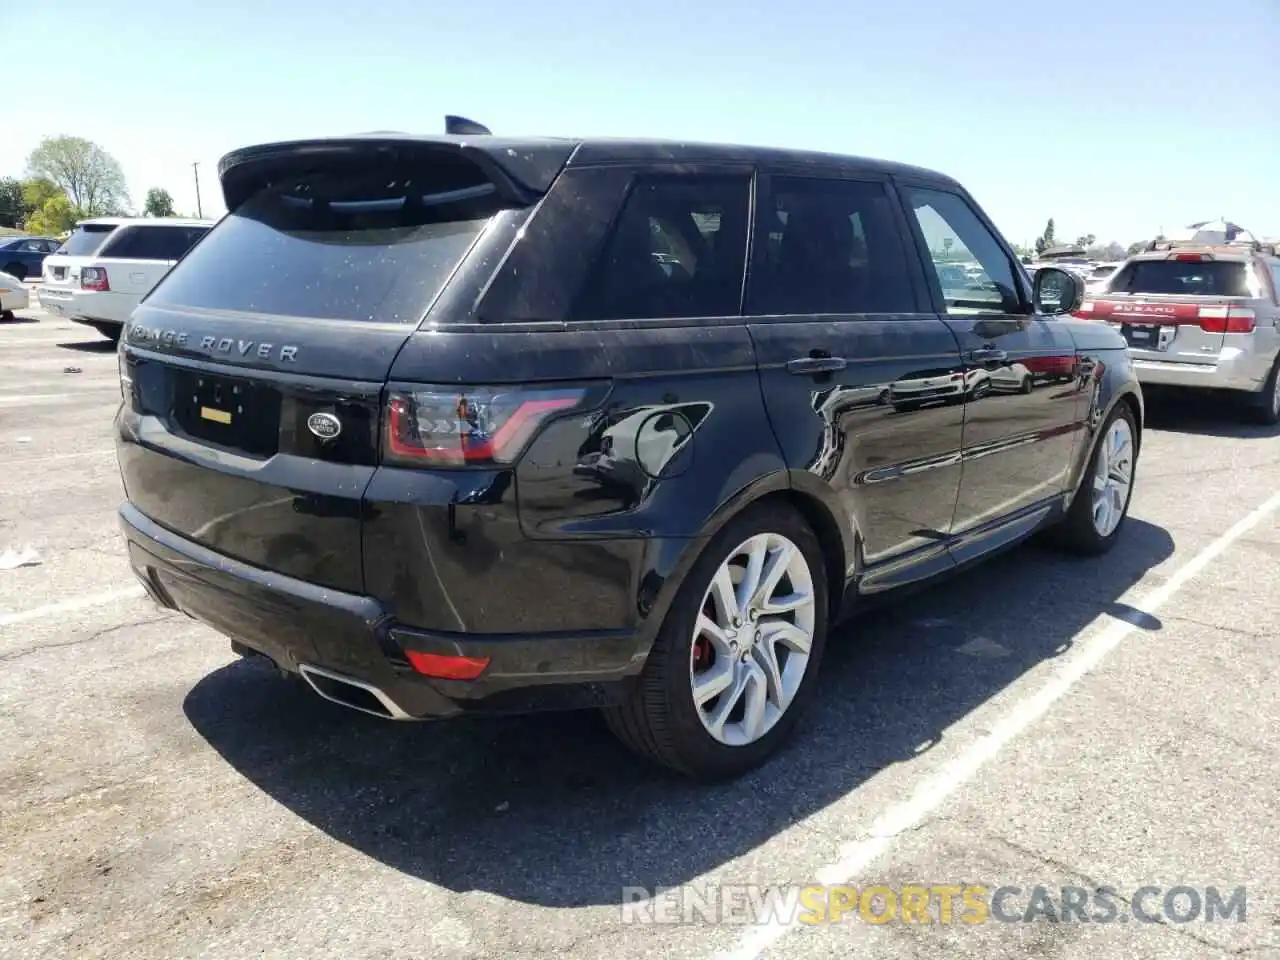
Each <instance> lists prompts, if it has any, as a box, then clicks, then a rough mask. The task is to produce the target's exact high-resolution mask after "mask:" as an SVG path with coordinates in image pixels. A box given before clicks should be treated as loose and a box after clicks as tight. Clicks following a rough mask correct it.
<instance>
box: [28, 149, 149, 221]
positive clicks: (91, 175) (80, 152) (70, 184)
mask: <svg viewBox="0 0 1280 960" xmlns="http://www.w3.org/2000/svg"><path fill="white" fill-rule="evenodd" d="M27 170H28V172H29V173H30V174H31V175H32V176H33V177H42V178H44V179H45V180H49V181H51V182H52V183H55V184H57V185H58V186H59V187H61V188H62V190H63V192H64V193H66V195H67V199H68V200H69V201H70V203H71V206H72V207H75V208H77V209H79V210H82V211H84V213H85V214H86V215H88V216H91V217H94V216H101V215H103V214H108V213H117V212H120V211H122V210H123V209H125V208H126V207H128V206H129V190H128V187H127V185H126V183H125V179H124V170H123V169H121V167H120V163H119V161H118V160H116V158H115V157H113V156H111V154H109V153H107V151H106V150H103V149H102V147H100V146H98V145H97V144H96V143H94V142H93V141H91V140H86V139H84V138H83V137H68V136H57V137H45V138H44V139H43V140H41V141H40V145H39V146H37V147H36V148H35V149H34V150H32V151H31V155H30V156H29V157H27ZM42 209H43V208H42Z"/></svg>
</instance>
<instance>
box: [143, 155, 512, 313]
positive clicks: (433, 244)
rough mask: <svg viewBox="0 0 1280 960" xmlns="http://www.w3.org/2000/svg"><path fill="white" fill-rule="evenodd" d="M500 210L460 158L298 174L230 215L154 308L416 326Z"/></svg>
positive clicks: (158, 293)
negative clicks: (421, 164) (400, 166)
mask: <svg viewBox="0 0 1280 960" xmlns="http://www.w3.org/2000/svg"><path fill="white" fill-rule="evenodd" d="M498 206H499V204H498V203H497V201H496V199H495V194H494V191H493V188H492V186H491V185H490V184H489V183H488V182H487V181H486V180H484V179H483V177H481V176H480V175H479V174H478V172H477V171H476V170H475V168H474V167H472V165H471V164H470V163H461V162H456V161H453V162H449V161H446V162H442V163H438V164H437V163H432V164H431V165H430V166H428V167H426V168H423V167H417V166H416V167H413V168H411V169H398V168H386V167H382V168H379V167H375V166H371V165H368V164H366V165H365V166H364V167H350V168H345V169H330V170H325V171H321V172H318V173H313V174H309V175H307V176H306V177H303V178H296V179H295V178H292V177H291V178H289V179H287V180H283V181H280V182H277V183H275V184H273V185H272V186H270V187H267V188H265V189H263V190H261V191H260V192H258V193H257V194H256V195H254V196H253V197H252V198H250V199H249V200H248V201H246V202H245V203H244V204H243V205H242V206H241V207H239V208H238V209H237V210H235V211H233V212H231V213H230V214H228V215H227V216H226V217H225V218H224V219H223V220H222V221H221V223H219V224H218V226H217V227H216V228H215V229H214V230H213V231H212V232H211V233H210V234H209V236H208V237H206V238H205V240H204V242H202V243H201V244H200V245H199V246H198V247H196V248H195V249H194V250H192V251H191V254H190V255H189V256H188V257H187V258H186V259H185V260H183V261H182V262H181V263H180V264H178V266H177V267H175V268H174V269H173V270H172V271H171V272H170V273H169V275H168V276H167V277H166V278H165V280H164V281H162V282H161V284H160V285H159V286H158V287H157V288H156V290H155V292H154V293H153V294H152V295H151V297H150V298H149V302H150V303H152V304H157V305H161V306H176V307H184V306H185V307H198V308H202V309H207V310H228V311H238V312H245V313H265V314H276V315H281V316H292V317H314V318H317V319H326V320H352V321H377V322H382V323H416V322H417V321H418V320H420V319H421V318H422V316H423V314H424V312H425V311H426V309H427V307H429V306H430V304H431V302H432V301H433V300H434V299H435V297H436V295H437V294H438V293H439V292H440V289H441V287H442V286H443V285H444V283H445V281H446V280H448V278H449V275H450V274H451V273H452V272H453V270H454V268H456V267H457V265H458V263H459V262H460V261H461V259H462V257H463V256H465V254H466V252H467V250H468V249H470V247H471V245H472V243H473V242H474V241H475V239H476V237H477V236H478V235H479V233H480V231H481V230H482V229H483V228H484V226H485V224H486V223H487V222H488V220H489V218H490V217H491V216H492V215H493V213H495V212H496V210H497V209H498Z"/></svg>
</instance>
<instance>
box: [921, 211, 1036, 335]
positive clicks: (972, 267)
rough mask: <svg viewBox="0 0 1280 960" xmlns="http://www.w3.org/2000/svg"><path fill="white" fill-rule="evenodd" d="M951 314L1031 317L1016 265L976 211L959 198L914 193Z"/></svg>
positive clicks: (927, 241)
mask: <svg viewBox="0 0 1280 960" xmlns="http://www.w3.org/2000/svg"><path fill="white" fill-rule="evenodd" d="M906 197H907V203H908V205H909V206H910V208H911V212H912V213H913V214H914V215H915V218H916V222H917V223H918V224H919V225H920V232H921V233H922V234H923V235H924V242H925V245H926V246H927V247H928V248H929V256H930V258H931V259H932V261H933V268H934V272H935V274H936V275H937V278H938V285H939V286H940V287H941V288H942V298H943V300H944V301H945V302H946V306H947V312H948V313H951V314H972V313H990V312H992V311H996V312H999V313H1025V312H1026V310H1025V308H1024V307H1023V306H1022V298H1021V297H1020V296H1019V295H1018V283H1017V281H1016V280H1015V279H1014V272H1013V264H1012V263H1011V262H1010V260H1009V257H1008V255H1006V254H1005V252H1004V249H1003V248H1002V247H1001V246H1000V243H999V241H997V240H996V238H995V236H994V235H992V233H991V231H990V230H988V229H987V227H986V226H985V225H984V224H983V222H982V221H981V220H980V219H979V218H978V215H977V214H976V213H975V212H974V210H973V208H972V207H970V206H969V204H968V203H967V202H966V201H965V200H964V198H963V197H960V196H958V195H956V194H954V193H946V192H944V191H941V190H924V189H918V188H908V189H907V191H906Z"/></svg>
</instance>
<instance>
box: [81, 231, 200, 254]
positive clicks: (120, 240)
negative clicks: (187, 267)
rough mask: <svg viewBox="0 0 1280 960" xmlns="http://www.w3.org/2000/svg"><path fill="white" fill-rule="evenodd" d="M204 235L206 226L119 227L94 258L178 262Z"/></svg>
mask: <svg viewBox="0 0 1280 960" xmlns="http://www.w3.org/2000/svg"><path fill="white" fill-rule="evenodd" d="M208 232H209V228H208V227H181V226H163V227H158V226H151V225H137V226H131V227H121V228H120V229H119V230H117V231H116V232H115V234H113V235H112V237H111V239H110V240H108V241H107V242H106V243H104V244H103V245H102V249H100V250H99V251H98V256H100V257H114V258H115V259H117V260H180V259H181V258H182V256H183V255H184V254H185V253H186V252H187V251H188V250H190V249H191V248H192V247H193V246H194V245H195V242H196V241H197V240H199V239H200V238H201V237H203V236H204V235H205V234H206V233H208Z"/></svg>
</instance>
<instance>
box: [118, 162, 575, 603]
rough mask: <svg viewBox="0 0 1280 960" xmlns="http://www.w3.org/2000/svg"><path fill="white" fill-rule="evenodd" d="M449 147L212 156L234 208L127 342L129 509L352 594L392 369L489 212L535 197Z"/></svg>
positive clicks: (458, 269)
mask: <svg viewBox="0 0 1280 960" xmlns="http://www.w3.org/2000/svg"><path fill="white" fill-rule="evenodd" d="M461 140H462V138H454V139H453V140H449V139H447V138H442V139H441V140H440V141H438V142H437V141H431V140H428V141H410V142H404V141H396V142H395V143H390V144H388V143H386V142H381V141H377V140H363V139H362V140H359V141H345V140H344V141H316V142H313V143H309V144H305V143H304V144H282V145H277V146H272V147H266V148H253V149H251V150H249V151H243V152H241V153H239V154H233V155H231V156H229V157H228V158H226V159H224V161H223V163H222V166H221V171H222V175H223V186H224V193H225V195H226V198H227V207H228V209H229V211H230V213H229V214H228V215H227V216H226V217H225V218H224V219H223V220H222V221H221V222H220V223H219V225H218V226H217V227H216V228H214V229H213V231H212V232H210V233H209V235H208V236H207V237H205V239H204V240H203V241H202V242H201V243H200V244H198V245H197V246H196V247H195V248H194V249H193V250H192V251H191V252H190V254H189V255H188V256H187V257H186V258H185V259H184V260H182V261H181V262H180V263H179V264H178V265H177V266H176V267H175V268H174V269H173V270H172V271H171V272H170V273H169V274H168V275H167V276H166V277H165V278H164V280H163V281H161V282H160V284H159V285H158V286H157V287H156V288H155V290H154V291H153V292H152V293H151V295H150V296H149V297H148V298H147V299H146V300H145V301H144V302H143V303H142V305H141V306H140V307H139V308H138V310H137V311H136V312H135V313H134V315H133V319H132V321H131V322H130V323H129V325H128V327H127V328H126V331H125V336H124V338H123V339H122V348H121V362H122V371H121V373H122V378H123V382H124V383H125V384H126V390H127V392H128V409H127V410H126V411H125V412H124V413H122V416H121V435H122V438H123V439H122V443H121V444H120V459H121V470H122V474H123V476H124V481H125V488H126V493H127V496H128V498H129V500H130V501H131V502H132V504H133V505H134V506H135V507H136V508H137V509H139V510H140V511H141V512H142V513H144V514H146V515H147V516H148V517H150V518H151V519H153V520H154V521H156V522H157V523H159V524H160V525H162V526H164V527H167V528H169V529H170V530H172V531H174V532H176V533H178V534H180V535H182V536H184V537H186V538H188V539H190V540H194V541H196V542H198V543H200V544H203V545H204V546H206V547H209V548H211V549H213V550H215V551H218V552H219V553H222V554H224V555H228V556H231V557H234V558H237V559H240V560H242V561H244V562H246V563H249V564H252V565H254V566H257V567H261V568H265V569H269V570H274V571H278V572H281V573H284V574H286V575H289V576H293V577H297V578H300V579H303V580H307V581H310V582H312V583H316V584H320V585H324V586H329V587H333V588H336V589H339V590H346V591H352V592H355V591H359V590H361V589H362V588H363V575H362V569H361V530H360V527H361V522H362V510H363V506H362V498H363V494H364V491H365V488H366V487H367V486H368V483H369V481H370V479H371V478H372V476H373V473H374V471H375V469H376V467H377V463H378V458H379V443H378V437H379V424H380V419H381V417H382V416H383V385H384V383H385V382H386V378H387V374H388V372H389V370H390V369H391V365H392V362H393V361H394V359H395V357H396V354H397V353H398V352H399V350H400V348H401V347H402V346H403V344H404V342H405V341H406V340H407V339H408V337H409V336H410V335H411V334H412V332H413V331H414V330H415V329H416V328H417V327H418V325H419V323H420V321H421V320H422V319H423V317H424V316H425V315H426V314H427V312H428V311H429V310H430V308H431V305H432V303H433V302H434V301H435V300H436V299H437V297H438V296H439V294H440V293H441V291H442V290H443V289H444V288H445V286H446V284H447V283H449V281H450V279H451V277H452V276H454V275H460V274H461V273H462V264H463V263H464V262H465V261H466V260H467V258H468V257H474V258H479V259H480V260H481V261H483V262H484V263H492V262H494V261H495V260H496V253H497V251H495V250H492V249H488V247H487V246H486V244H491V243H492V238H493V237H494V235H495V234H496V233H499V232H500V231H498V230H497V228H496V225H495V223H494V221H495V220H501V219H503V218H511V217H515V216H519V215H520V214H519V210H520V209H521V208H524V207H527V205H528V204H529V203H530V202H531V199H532V197H531V195H530V191H529V188H528V187H527V186H526V185H522V184H520V183H517V182H516V181H514V180H512V179H511V178H509V177H507V176H505V175H504V173H503V171H502V170H501V168H498V167H495V166H493V165H492V163H491V162H490V161H489V160H488V158H489V157H490V156H491V155H490V154H487V153H484V152H483V151H481V150H474V151H471V150H464V149H462V147H463V146H464V144H463V143H462V142H461ZM567 154H568V148H567V147H566V149H565V156H564V157H562V158H560V161H559V162H560V163H561V164H562V163H563V162H564V160H565V159H567ZM556 169H558V167H557V168H556ZM550 176H554V172H553V173H551V174H550ZM543 189H545V185H543ZM487 227H491V228H492V229H486V228H487Z"/></svg>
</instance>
